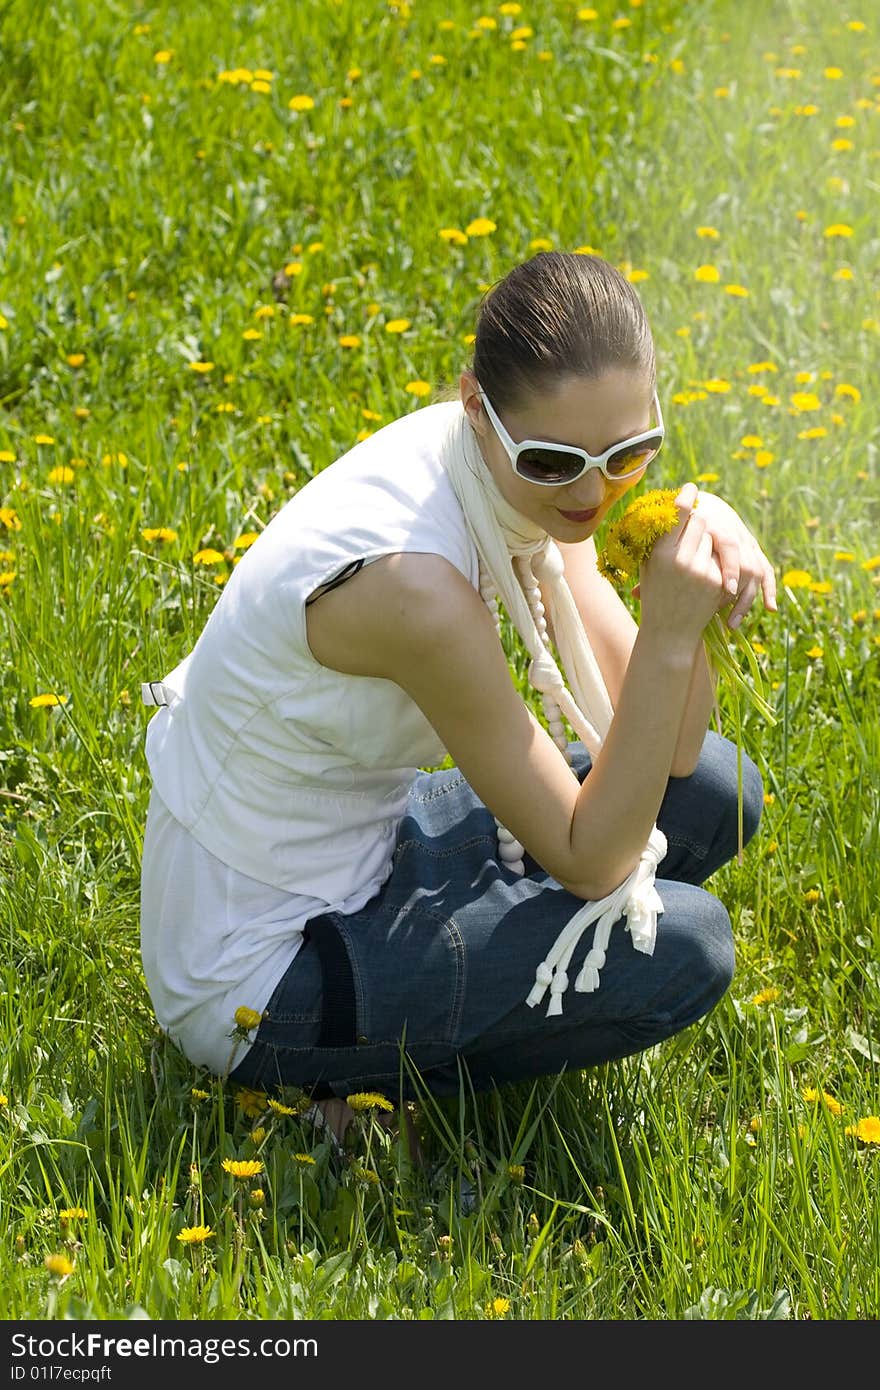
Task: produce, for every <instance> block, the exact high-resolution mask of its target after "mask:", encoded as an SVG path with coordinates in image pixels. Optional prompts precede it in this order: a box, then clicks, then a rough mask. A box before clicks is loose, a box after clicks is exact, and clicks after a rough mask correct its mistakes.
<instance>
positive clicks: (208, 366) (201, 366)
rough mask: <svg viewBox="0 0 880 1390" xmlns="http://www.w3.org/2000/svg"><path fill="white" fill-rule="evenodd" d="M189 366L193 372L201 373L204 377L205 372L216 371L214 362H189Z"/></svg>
mask: <svg viewBox="0 0 880 1390" xmlns="http://www.w3.org/2000/svg"><path fill="white" fill-rule="evenodd" d="M187 366H188V367H189V369H190V371H191V372H201V373H202V375H204V373H205V372H213V370H214V363H213V362H188V363H187Z"/></svg>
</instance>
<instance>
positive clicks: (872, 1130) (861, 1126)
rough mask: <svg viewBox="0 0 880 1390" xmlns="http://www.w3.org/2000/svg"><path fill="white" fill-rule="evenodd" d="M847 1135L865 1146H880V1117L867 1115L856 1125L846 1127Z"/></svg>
mask: <svg viewBox="0 0 880 1390" xmlns="http://www.w3.org/2000/svg"><path fill="white" fill-rule="evenodd" d="M846 1133H847V1134H850V1135H852V1136H853V1138H854V1139H861V1141H862V1143H863V1144H880V1116H878V1115H866V1116H865V1117H864V1119H861V1120H859V1121H858V1122H857V1123H856V1124H854V1125H847V1126H846Z"/></svg>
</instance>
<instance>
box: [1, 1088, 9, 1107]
mask: <svg viewBox="0 0 880 1390" xmlns="http://www.w3.org/2000/svg"><path fill="white" fill-rule="evenodd" d="M8 1104H9V1097H8V1096H7V1095H6V1093H5V1091H0V1106H4V1105H8Z"/></svg>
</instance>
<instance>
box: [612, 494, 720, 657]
mask: <svg viewBox="0 0 880 1390" xmlns="http://www.w3.org/2000/svg"><path fill="white" fill-rule="evenodd" d="M697 496H698V489H697V487H696V484H695V483H686V484H685V486H684V487H683V488H682V489H681V492H680V493H679V494H678V496H677V497H676V499H675V501H676V506H677V508H678V515H679V519H678V522H677V524H676V525H675V526H674V527H673V528H672V530H671V531H667V532H666V533H665V535H662V536H660V537H659V538H658V539H657V540H656V541H655V542H654V544H653V546H652V547H651V553H650V554H649V555H648V557H647V559H645V560H643V561H642V565H641V568H640V570H639V583H638V585H637V586H636V588H635V589H634V590H633V594H634V595H635V596H637V597H638V598H639V599H640V600H641V605H642V611H641V619H640V623H639V627H640V628H641V629H642V631H643V632H651V633H653V634H654V635H655V636H658V637H660V638H661V639H662V641H663V646H664V649H665V650H670V649H672V648H674V647H677V646H680V647H681V648H682V649H683V650H685V651H686V652H687V653H688V654H689V655H690V656H693V653H694V651H695V650H696V646H697V644H698V643H699V642H700V640H701V638H702V636H703V633H704V631H705V629H706V626H707V625H708V623H710V622H711V620H712V618H713V617H714V616H715V614H716V613H717V612H718V610H719V609H721V608H724V607H725V606H726V605H727V604H729V603H732V602H733V594H732V591H731V592H729V593H725V589H724V575H723V573H722V570H721V565H720V563H719V561H718V559H717V557H716V555H715V546H714V540H713V537H712V534H711V532H710V530H709V527H708V524H707V521H706V519H704V517H703V515H702V508H701V507H699V506H698V505H696V502H697Z"/></svg>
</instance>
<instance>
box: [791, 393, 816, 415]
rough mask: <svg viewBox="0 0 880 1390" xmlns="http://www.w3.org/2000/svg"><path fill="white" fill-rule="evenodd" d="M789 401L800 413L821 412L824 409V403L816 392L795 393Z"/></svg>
mask: <svg viewBox="0 0 880 1390" xmlns="http://www.w3.org/2000/svg"><path fill="white" fill-rule="evenodd" d="M789 401H790V402H791V404H792V405H793V406H794V408H795V410H799V411H807V410H821V408H822V402H821V401H820V400H819V397H818V396H817V395H816V393H815V391H795V392H794V393H793V395H791V396H789Z"/></svg>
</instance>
